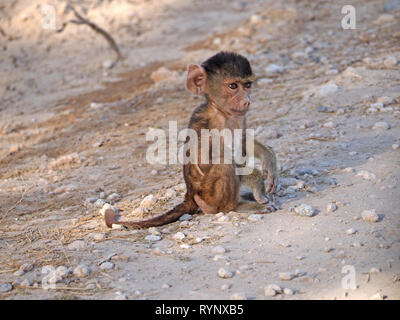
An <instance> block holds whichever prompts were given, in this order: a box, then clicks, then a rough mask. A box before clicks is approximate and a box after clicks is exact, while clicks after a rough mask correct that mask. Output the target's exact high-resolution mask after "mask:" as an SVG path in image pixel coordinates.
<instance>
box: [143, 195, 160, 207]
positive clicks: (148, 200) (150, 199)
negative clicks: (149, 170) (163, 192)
mask: <svg viewBox="0 0 400 320" xmlns="http://www.w3.org/2000/svg"><path fill="white" fill-rule="evenodd" d="M157 201H158V199H157V198H156V197H155V196H154V195H152V194H150V195H148V196H146V197H145V198H144V199H143V200H142V202H140V206H141V207H143V208H146V209H151V208H152V207H153V206H154V205H155V204H156V203H157Z"/></svg>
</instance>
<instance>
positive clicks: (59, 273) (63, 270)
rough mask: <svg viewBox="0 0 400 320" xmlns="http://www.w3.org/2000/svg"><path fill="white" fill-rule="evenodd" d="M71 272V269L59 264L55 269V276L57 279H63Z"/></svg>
mask: <svg viewBox="0 0 400 320" xmlns="http://www.w3.org/2000/svg"><path fill="white" fill-rule="evenodd" d="M70 273H71V270H70V269H69V268H67V267H66V266H59V267H57V269H56V277H57V279H64V278H65V277H67V276H68V275H69V274H70Z"/></svg>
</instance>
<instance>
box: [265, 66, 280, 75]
mask: <svg viewBox="0 0 400 320" xmlns="http://www.w3.org/2000/svg"><path fill="white" fill-rule="evenodd" d="M284 71H285V67H282V66H278V65H277V64H270V65H268V66H267V67H266V68H265V72H266V73H267V75H274V74H281V73H283V72H284Z"/></svg>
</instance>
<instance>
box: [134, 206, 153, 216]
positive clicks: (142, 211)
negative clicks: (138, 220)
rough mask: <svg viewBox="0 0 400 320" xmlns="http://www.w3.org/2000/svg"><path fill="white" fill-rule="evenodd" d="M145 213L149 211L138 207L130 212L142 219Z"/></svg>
mask: <svg viewBox="0 0 400 320" xmlns="http://www.w3.org/2000/svg"><path fill="white" fill-rule="evenodd" d="M147 212H149V210H148V209H146V208H143V207H138V208H135V209H133V210H132V214H133V215H135V216H139V217H142V216H143V215H144V214H145V213H147Z"/></svg>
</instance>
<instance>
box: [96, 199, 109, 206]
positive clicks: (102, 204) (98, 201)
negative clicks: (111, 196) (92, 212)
mask: <svg viewBox="0 0 400 320" xmlns="http://www.w3.org/2000/svg"><path fill="white" fill-rule="evenodd" d="M105 204H106V202H105V201H104V200H103V199H97V200H96V202H95V203H94V205H95V206H96V207H97V208H102V207H103V206H104V205H105Z"/></svg>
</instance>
